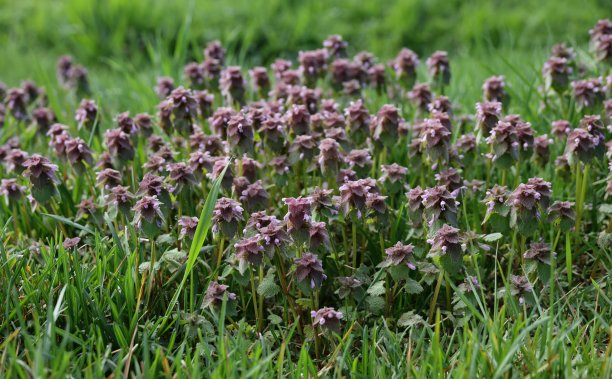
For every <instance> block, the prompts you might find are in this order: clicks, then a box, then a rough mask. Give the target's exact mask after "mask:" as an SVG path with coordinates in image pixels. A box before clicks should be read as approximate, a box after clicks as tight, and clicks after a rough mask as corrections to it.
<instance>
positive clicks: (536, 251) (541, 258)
mask: <svg viewBox="0 0 612 379" xmlns="http://www.w3.org/2000/svg"><path fill="white" fill-rule="evenodd" d="M555 255H556V254H555V253H554V252H552V251H551V250H550V246H549V245H548V244H547V243H546V242H531V243H530V244H529V248H528V249H527V250H525V253H523V257H524V258H525V260H526V261H534V262H537V263H541V264H545V265H547V266H550V260H551V258H552V257H553V256H555Z"/></svg>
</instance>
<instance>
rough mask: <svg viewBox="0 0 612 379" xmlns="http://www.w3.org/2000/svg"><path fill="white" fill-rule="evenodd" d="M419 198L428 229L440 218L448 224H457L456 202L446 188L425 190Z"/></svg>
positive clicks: (439, 187)
mask: <svg viewBox="0 0 612 379" xmlns="http://www.w3.org/2000/svg"><path fill="white" fill-rule="evenodd" d="M421 197H422V199H423V207H424V210H425V215H426V216H427V219H428V223H429V226H430V227H431V226H432V225H433V224H434V223H435V222H436V221H438V219H440V218H441V217H442V218H443V219H444V220H445V221H446V222H448V223H450V224H453V225H456V224H457V205H458V202H457V201H456V200H455V196H454V195H453V194H451V192H450V191H449V190H448V188H447V187H445V186H437V187H433V188H427V189H425V190H424V192H423V194H422V195H421Z"/></svg>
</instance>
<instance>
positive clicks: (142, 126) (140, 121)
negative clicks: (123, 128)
mask: <svg viewBox="0 0 612 379" xmlns="http://www.w3.org/2000/svg"><path fill="white" fill-rule="evenodd" d="M134 126H135V128H136V130H138V131H140V132H141V133H142V134H143V135H144V136H145V137H150V136H151V135H152V134H153V120H152V119H151V115H149V114H148V113H139V114H137V115H136V116H134Z"/></svg>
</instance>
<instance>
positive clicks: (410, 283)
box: [404, 278, 423, 294]
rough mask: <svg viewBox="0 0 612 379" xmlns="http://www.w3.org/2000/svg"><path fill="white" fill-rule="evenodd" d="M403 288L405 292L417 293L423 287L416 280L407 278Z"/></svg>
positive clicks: (421, 290)
mask: <svg viewBox="0 0 612 379" xmlns="http://www.w3.org/2000/svg"><path fill="white" fill-rule="evenodd" d="M404 290H406V293H410V294H418V293H421V292H423V287H422V286H421V285H420V284H419V282H417V281H416V280H414V279H411V278H407V279H406V284H405V285H404Z"/></svg>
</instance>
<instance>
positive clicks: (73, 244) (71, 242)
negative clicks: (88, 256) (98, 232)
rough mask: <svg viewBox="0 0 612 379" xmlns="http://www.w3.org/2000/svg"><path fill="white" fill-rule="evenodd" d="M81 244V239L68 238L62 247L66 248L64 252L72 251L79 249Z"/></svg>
mask: <svg viewBox="0 0 612 379" xmlns="http://www.w3.org/2000/svg"><path fill="white" fill-rule="evenodd" d="M79 242H81V239H80V238H79V237H74V238H66V239H65V240H64V242H63V243H62V246H63V247H64V250H72V249H75V248H77V246H78V245H79Z"/></svg>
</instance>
